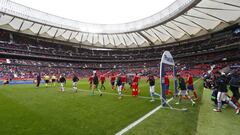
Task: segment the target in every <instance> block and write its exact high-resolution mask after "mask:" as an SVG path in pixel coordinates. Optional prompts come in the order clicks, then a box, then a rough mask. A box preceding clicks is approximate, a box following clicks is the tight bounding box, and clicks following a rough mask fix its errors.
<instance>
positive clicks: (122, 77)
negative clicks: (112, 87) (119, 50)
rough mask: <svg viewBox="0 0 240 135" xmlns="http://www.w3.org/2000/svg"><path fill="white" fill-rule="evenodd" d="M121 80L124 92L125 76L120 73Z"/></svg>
mask: <svg viewBox="0 0 240 135" xmlns="http://www.w3.org/2000/svg"><path fill="white" fill-rule="evenodd" d="M121 81H122V90H124V91H125V92H126V88H125V84H126V83H127V76H126V75H122V76H121Z"/></svg>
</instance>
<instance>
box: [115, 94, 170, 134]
mask: <svg viewBox="0 0 240 135" xmlns="http://www.w3.org/2000/svg"><path fill="white" fill-rule="evenodd" d="M172 100H173V98H170V99H169V100H168V101H167V103H169V102H170V101H172ZM162 107H163V106H162V105H160V106H158V107H156V108H155V109H153V110H152V111H150V112H149V113H147V114H145V115H144V116H143V117H141V118H140V119H138V120H136V121H135V122H133V123H131V124H130V125H128V126H127V127H126V128H124V129H122V130H121V131H119V132H118V133H116V134H115V135H122V134H124V133H126V132H127V131H128V130H130V129H131V128H133V127H135V126H136V125H138V124H139V123H140V122H142V121H143V120H145V119H146V118H148V117H149V116H151V115H152V114H154V113H155V112H156V111H158V110H159V109H161V108H162Z"/></svg>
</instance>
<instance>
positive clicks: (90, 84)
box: [88, 75, 93, 89]
mask: <svg viewBox="0 0 240 135" xmlns="http://www.w3.org/2000/svg"><path fill="white" fill-rule="evenodd" d="M88 81H89V87H90V89H92V84H93V76H92V75H91V76H89V78H88Z"/></svg>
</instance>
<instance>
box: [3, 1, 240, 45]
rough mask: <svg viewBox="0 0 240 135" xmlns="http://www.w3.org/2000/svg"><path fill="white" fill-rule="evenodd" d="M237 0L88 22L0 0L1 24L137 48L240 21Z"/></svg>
mask: <svg viewBox="0 0 240 135" xmlns="http://www.w3.org/2000/svg"><path fill="white" fill-rule="evenodd" d="M239 17H240V2H239V0H227V1H226V0H176V1H175V2H174V3H173V4H171V5H170V6H168V7H167V8H165V9H164V10H162V11H160V12H158V13H156V14H154V15H152V16H150V17H147V18H144V19H141V20H137V21H134V22H129V23H124V24H91V23H83V22H79V21H75V20H71V19H66V18H62V17H59V16H54V15H51V14H48V13H45V12H41V11H39V10H35V9H32V8H30V7H26V6H23V5H20V4H18V3H14V2H12V1H10V0H0V28H1V29H7V30H10V31H17V32H21V33H25V34H29V35H34V36H39V37H45V38H49V39H54V40H60V41H61V40H62V41H67V42H72V43H77V44H79V45H81V46H82V45H83V46H87V47H93V48H96V47H102V48H136V47H146V46H155V45H164V44H165V43H173V42H176V41H181V40H186V39H191V38H193V37H198V36H201V35H204V34H207V33H208V32H214V31H218V30H221V29H223V28H225V27H227V26H229V25H234V24H236V23H239V20H240V18H239Z"/></svg>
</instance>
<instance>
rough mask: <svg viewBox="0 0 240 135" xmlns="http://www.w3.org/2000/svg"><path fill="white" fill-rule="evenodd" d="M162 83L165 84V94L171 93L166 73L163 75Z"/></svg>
mask: <svg viewBox="0 0 240 135" xmlns="http://www.w3.org/2000/svg"><path fill="white" fill-rule="evenodd" d="M164 84H165V90H166V95H168V94H170V95H173V93H172V91H170V90H169V85H170V81H169V77H168V75H165V76H164Z"/></svg>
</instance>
